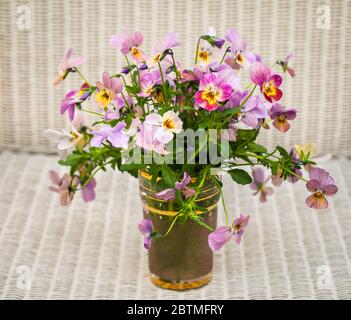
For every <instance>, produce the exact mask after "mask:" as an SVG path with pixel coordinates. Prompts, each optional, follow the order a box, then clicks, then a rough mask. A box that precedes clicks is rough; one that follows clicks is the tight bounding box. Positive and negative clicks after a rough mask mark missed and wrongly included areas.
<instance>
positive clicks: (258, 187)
mask: <svg viewBox="0 0 351 320" xmlns="http://www.w3.org/2000/svg"><path fill="white" fill-rule="evenodd" d="M252 177H253V182H252V183H251V184H250V188H251V189H252V190H255V191H256V192H255V193H254V195H256V194H259V195H260V202H266V201H267V196H268V195H271V194H272V193H273V189H272V188H270V187H267V186H266V183H267V182H268V180H269V179H270V177H268V178H266V177H265V174H264V171H263V169H262V168H254V169H253V170H252Z"/></svg>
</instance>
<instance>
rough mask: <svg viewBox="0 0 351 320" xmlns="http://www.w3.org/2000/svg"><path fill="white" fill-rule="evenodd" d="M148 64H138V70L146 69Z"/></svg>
mask: <svg viewBox="0 0 351 320" xmlns="http://www.w3.org/2000/svg"><path fill="white" fill-rule="evenodd" d="M147 68H148V66H147V64H146V63H142V64H141V65H140V66H139V70H141V71H143V70H147Z"/></svg>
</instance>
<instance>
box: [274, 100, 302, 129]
mask: <svg viewBox="0 0 351 320" xmlns="http://www.w3.org/2000/svg"><path fill="white" fill-rule="evenodd" d="M296 113H297V111H296V109H292V108H291V109H285V108H284V107H283V106H281V105H280V104H279V103H275V104H273V105H272V109H271V112H270V117H271V119H272V120H274V121H273V126H274V127H276V128H277V129H278V130H279V131H281V132H287V131H288V130H289V129H290V123H289V121H288V120H294V119H295V118H296Z"/></svg>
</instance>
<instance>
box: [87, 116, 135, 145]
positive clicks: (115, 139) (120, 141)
mask: <svg viewBox="0 0 351 320" xmlns="http://www.w3.org/2000/svg"><path fill="white" fill-rule="evenodd" d="M125 126H126V124H125V122H119V123H117V125H116V126H115V127H113V128H111V127H110V126H109V125H104V126H102V127H101V128H100V130H99V131H93V132H92V133H93V135H94V137H93V138H92V139H91V141H90V145H91V146H92V147H100V146H101V145H102V143H103V142H104V141H106V140H107V141H108V142H110V143H111V145H112V146H114V147H115V148H124V149H126V148H127V147H128V142H129V136H128V135H127V134H126V133H125V132H123V129H124V128H125Z"/></svg>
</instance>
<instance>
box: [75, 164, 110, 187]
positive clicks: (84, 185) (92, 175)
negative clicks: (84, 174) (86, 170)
mask: <svg viewBox="0 0 351 320" xmlns="http://www.w3.org/2000/svg"><path fill="white" fill-rule="evenodd" d="M111 162H113V160H111V161H108V162H105V163H104V164H103V166H106V165H108V164H110V163H111ZM100 170H101V166H99V167H97V168H96V169H95V171H93V172H92V174H91V175H90V177H89V178H88V179H87V181H85V183H84V184H83V185H82V186H81V187H80V188H76V189H74V191H79V190H83V189H84V188H85V187H86V186H87V185H88V184H89V182H90V181H91V180H92V179H93V178H94V176H95V175H96V174H97V173H98V172H99V171H100Z"/></svg>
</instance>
